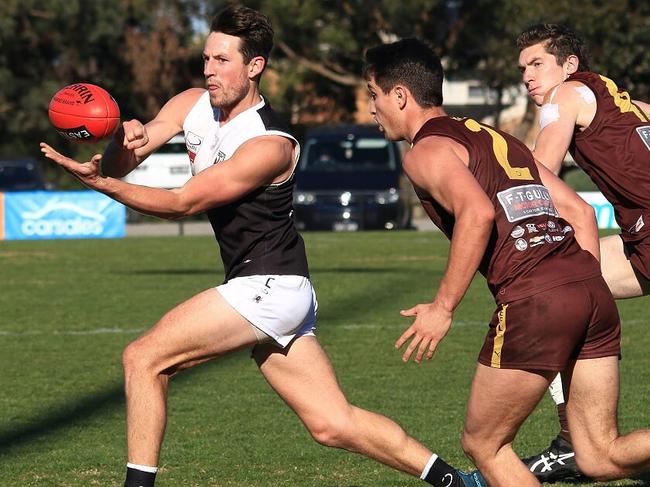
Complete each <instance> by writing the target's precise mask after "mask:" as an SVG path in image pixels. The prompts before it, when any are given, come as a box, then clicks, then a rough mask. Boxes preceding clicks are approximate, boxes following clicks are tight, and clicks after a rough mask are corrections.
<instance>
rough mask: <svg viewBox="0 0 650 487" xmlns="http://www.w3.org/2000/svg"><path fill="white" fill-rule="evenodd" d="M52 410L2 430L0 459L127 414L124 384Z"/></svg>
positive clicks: (188, 372) (187, 374)
mask: <svg viewBox="0 0 650 487" xmlns="http://www.w3.org/2000/svg"><path fill="white" fill-rule="evenodd" d="M240 353H241V352H235V353H233V354H231V355H229V356H227V357H222V358H220V359H219V360H216V361H213V362H211V363H209V364H204V365H202V366H200V367H196V368H194V369H191V370H185V371H183V373H182V374H179V375H177V376H175V377H174V379H173V381H174V382H175V383H177V384H181V383H183V382H185V381H187V380H188V379H190V378H191V377H193V376H195V375H198V374H200V373H206V372H208V371H209V370H210V369H211V368H212V367H214V366H215V365H216V364H218V363H224V362H226V361H227V360H232V359H233V358H234V357H236V356H237V355H239V354H240ZM176 387H178V386H176ZM49 407H50V409H51V410H56V412H55V413H50V414H47V413H45V414H39V415H36V416H35V417H33V418H31V420H30V422H29V424H23V425H20V426H17V427H15V428H13V429H11V428H7V429H4V428H3V429H0V457H3V456H7V455H11V454H12V451H11V450H12V449H13V448H17V447H20V446H23V445H28V444H29V443H32V442H36V441H38V440H39V439H42V438H44V437H47V436H51V435H54V434H56V433H57V432H59V431H61V430H64V429H65V428H69V427H71V426H73V425H75V424H76V423H79V422H82V421H85V420H87V419H88V418H92V417H93V416H100V415H102V414H106V413H107V412H108V411H110V410H113V409H115V408H119V409H121V410H124V409H125V401H124V386H123V383H122V382H120V383H119V384H112V385H110V384H107V385H106V389H105V390H104V391H103V392H101V393H98V394H92V395H91V394H89V395H87V396H86V397H85V398H82V399H76V400H74V401H70V402H67V403H63V402H59V403H53V404H50V405H49Z"/></svg>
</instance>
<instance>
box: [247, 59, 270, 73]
mask: <svg viewBox="0 0 650 487" xmlns="http://www.w3.org/2000/svg"><path fill="white" fill-rule="evenodd" d="M265 66H266V60H265V59H264V58H263V57H262V56H255V57H254V58H253V59H251V60H250V62H249V63H248V75H249V76H250V77H251V78H254V77H256V76H259V75H260V74H262V71H264V67H265Z"/></svg>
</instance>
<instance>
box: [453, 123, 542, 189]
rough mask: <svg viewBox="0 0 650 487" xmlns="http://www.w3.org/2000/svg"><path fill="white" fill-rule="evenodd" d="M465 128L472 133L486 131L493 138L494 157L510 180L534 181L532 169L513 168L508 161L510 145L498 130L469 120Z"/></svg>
mask: <svg viewBox="0 0 650 487" xmlns="http://www.w3.org/2000/svg"><path fill="white" fill-rule="evenodd" d="M465 126H466V127H467V128H468V129H469V130H471V131H472V132H480V131H481V130H485V131H486V132H487V133H488V134H490V137H492V150H493V151H494V155H495V156H496V158H497V161H499V165H500V166H501V167H502V168H503V170H504V171H505V173H506V174H507V175H508V177H509V178H510V179H517V180H522V181H532V180H533V176H532V174H530V169H529V168H527V167H512V166H511V165H510V161H508V143H507V142H506V139H504V138H503V136H502V135H501V134H500V133H499V132H497V131H496V130H494V129H492V128H490V127H488V126H486V125H482V124H480V123H478V122H477V121H476V120H472V119H471V118H468V119H467V120H465Z"/></svg>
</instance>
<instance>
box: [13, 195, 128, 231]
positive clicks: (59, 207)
mask: <svg viewBox="0 0 650 487" xmlns="http://www.w3.org/2000/svg"><path fill="white" fill-rule="evenodd" d="M2 196H3V198H2V199H3V206H4V221H3V222H0V223H2V225H1V226H2V231H0V235H2V234H4V239H5V240H36V239H64V238H67V239H70V238H117V237H124V236H125V234H126V208H125V207H124V205H122V204H120V203H118V202H116V201H113V200H112V199H110V198H109V197H108V196H105V195H103V194H101V193H97V192H95V191H25V192H16V193H4V194H3V195H2Z"/></svg>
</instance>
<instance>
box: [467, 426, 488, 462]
mask: <svg viewBox="0 0 650 487" xmlns="http://www.w3.org/2000/svg"><path fill="white" fill-rule="evenodd" d="M460 443H461V447H462V448H463V451H464V452H465V455H467V457H468V458H469V459H470V460H471V461H472V462H473V463H474V464H475V465H478V464H480V463H481V462H482V461H483V460H484V459H485V457H486V456H487V454H488V452H489V451H491V448H490V447H489V445H488V444H486V442H485V441H484V440H483V439H482V438H480V437H479V436H477V435H473V434H471V433H468V432H467V431H464V432H463V436H462V437H461V440H460Z"/></svg>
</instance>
